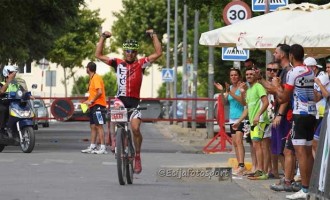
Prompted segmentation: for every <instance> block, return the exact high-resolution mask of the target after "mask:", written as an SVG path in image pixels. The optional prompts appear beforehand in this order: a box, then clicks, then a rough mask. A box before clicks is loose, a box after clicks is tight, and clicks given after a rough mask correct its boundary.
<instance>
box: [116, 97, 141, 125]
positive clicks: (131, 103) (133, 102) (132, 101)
mask: <svg viewBox="0 0 330 200" xmlns="http://www.w3.org/2000/svg"><path fill="white" fill-rule="evenodd" d="M118 99H119V100H120V101H121V102H122V103H123V104H124V106H125V108H137V107H138V106H139V103H140V99H137V98H134V97H124V96H119V97H118ZM128 117H129V119H130V120H132V119H136V118H137V119H141V117H142V113H141V111H140V110H135V111H134V112H131V113H128Z"/></svg>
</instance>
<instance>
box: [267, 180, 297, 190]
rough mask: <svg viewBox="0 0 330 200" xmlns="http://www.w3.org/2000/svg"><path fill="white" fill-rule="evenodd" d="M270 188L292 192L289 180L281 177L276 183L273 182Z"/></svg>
mask: <svg viewBox="0 0 330 200" xmlns="http://www.w3.org/2000/svg"><path fill="white" fill-rule="evenodd" d="M269 188H270V189H271V190H274V191H277V192H281V191H286V192H292V191H293V189H292V184H291V182H290V181H285V178H284V177H283V178H281V179H280V181H279V182H278V183H274V184H272V185H270V186H269Z"/></svg>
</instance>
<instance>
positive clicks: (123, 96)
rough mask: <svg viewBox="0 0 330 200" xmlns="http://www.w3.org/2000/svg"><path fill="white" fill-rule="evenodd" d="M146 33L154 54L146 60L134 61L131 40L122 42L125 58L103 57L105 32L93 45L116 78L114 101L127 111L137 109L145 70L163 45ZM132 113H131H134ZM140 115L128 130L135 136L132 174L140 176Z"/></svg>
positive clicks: (134, 44)
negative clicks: (119, 102) (122, 105)
mask: <svg viewBox="0 0 330 200" xmlns="http://www.w3.org/2000/svg"><path fill="white" fill-rule="evenodd" d="M146 33H147V34H148V35H149V36H150V37H151V39H152V42H153V45H154V49H155V52H154V53H153V54H151V55H149V56H147V57H143V58H140V59H137V55H138V48H139V44H138V43H137V41H135V40H133V39H129V40H126V41H125V42H124V43H123V50H124V57H125V58H124V59H120V58H109V57H108V56H105V55H103V53H102V50H103V47H104V41H105V40H106V38H110V37H111V33H110V32H109V31H105V32H104V33H103V34H102V35H101V37H100V40H99V43H98V44H97V46H96V52H95V56H96V57H97V58H98V59H100V60H101V61H102V62H104V63H106V64H107V65H109V66H111V67H113V68H114V70H115V71H116V76H117V85H118V88H117V95H116V96H117V98H118V99H120V100H121V101H122V102H123V104H124V105H125V107H126V108H136V107H137V106H138V105H139V102H140V89H141V84H142V77H143V73H144V70H145V69H146V67H147V66H149V65H150V64H151V63H152V62H154V61H156V60H157V59H158V58H159V57H160V56H161V55H162V46H161V44H160V41H159V39H158V37H157V34H156V33H155V32H154V30H153V29H149V30H147V31H146ZM133 114H134V113H133ZM140 125H141V113H140V112H139V113H137V114H135V115H134V116H132V117H131V130H132V132H133V135H134V139H133V140H134V146H135V149H136V155H135V163H134V173H137V174H139V173H141V171H142V165H141V157H140V152H141V145H142V134H141V132H140Z"/></svg>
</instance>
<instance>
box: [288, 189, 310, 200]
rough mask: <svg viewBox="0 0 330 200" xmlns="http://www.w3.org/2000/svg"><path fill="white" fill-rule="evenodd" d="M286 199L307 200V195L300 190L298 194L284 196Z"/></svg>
mask: <svg viewBox="0 0 330 200" xmlns="http://www.w3.org/2000/svg"><path fill="white" fill-rule="evenodd" d="M285 197H286V198H287V199H306V198H307V193H305V192H304V191H303V190H302V189H301V190H299V191H298V192H296V193H294V194H290V195H286V196H285Z"/></svg>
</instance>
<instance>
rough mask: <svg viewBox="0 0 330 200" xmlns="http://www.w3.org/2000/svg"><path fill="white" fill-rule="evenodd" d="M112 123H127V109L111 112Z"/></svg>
mask: <svg viewBox="0 0 330 200" xmlns="http://www.w3.org/2000/svg"><path fill="white" fill-rule="evenodd" d="M110 116H111V121H112V122H127V109H119V110H111V111H110Z"/></svg>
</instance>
